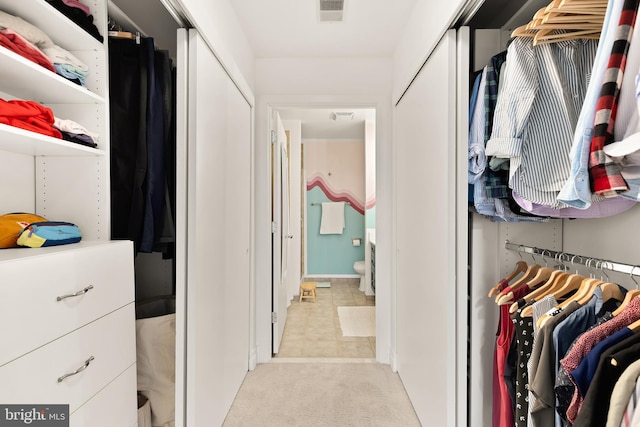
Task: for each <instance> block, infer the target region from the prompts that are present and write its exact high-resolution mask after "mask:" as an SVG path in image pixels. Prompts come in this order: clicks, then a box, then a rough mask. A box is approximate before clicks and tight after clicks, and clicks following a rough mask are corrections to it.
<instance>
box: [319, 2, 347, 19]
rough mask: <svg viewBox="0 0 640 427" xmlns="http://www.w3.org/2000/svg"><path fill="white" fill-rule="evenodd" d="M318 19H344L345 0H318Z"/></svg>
mask: <svg viewBox="0 0 640 427" xmlns="http://www.w3.org/2000/svg"><path fill="white" fill-rule="evenodd" d="M318 20H319V21H320V22H342V21H343V20H344V0H318Z"/></svg>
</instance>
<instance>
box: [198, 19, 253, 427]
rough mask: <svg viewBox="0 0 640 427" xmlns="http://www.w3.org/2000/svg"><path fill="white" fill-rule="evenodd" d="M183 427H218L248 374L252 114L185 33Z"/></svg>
mask: <svg viewBox="0 0 640 427" xmlns="http://www.w3.org/2000/svg"><path fill="white" fill-rule="evenodd" d="M188 102H189V116H188V117H189V118H188V123H189V125H188V126H189V129H188V131H189V142H188V201H187V205H188V208H187V209H188V213H187V215H188V221H187V255H188V258H187V337H186V341H187V343H186V346H187V360H186V366H187V367H186V369H187V375H186V378H187V379H186V425H187V426H191V425H194V426H195V425H221V424H222V421H223V420H224V417H225V416H226V413H227V411H228V410H229V408H230V407H231V403H232V402H233V399H234V397H235V395H236V393H237V391H238V389H239V388H240V385H241V383H242V381H243V379H244V376H245V375H246V372H247V370H248V355H249V348H248V347H249V282H248V280H247V278H248V272H249V271H250V268H249V267H250V266H249V265H248V262H247V260H248V253H246V252H245V248H246V244H245V242H246V241H247V236H248V234H247V233H248V230H250V228H249V227H250V223H249V222H248V221H246V215H249V212H250V210H249V209H248V208H247V203H248V197H249V195H250V188H245V186H247V185H248V183H249V181H248V179H250V173H248V172H249V169H248V167H249V165H250V157H248V156H247V153H248V152H249V151H248V148H249V145H248V144H249V143H250V129H251V122H250V113H249V107H248V104H246V102H244V105H243V99H242V97H241V95H240V94H239V92H238V91H237V90H236V89H235V87H233V85H232V83H231V81H230V79H229V77H228V76H227V74H226V73H225V71H224V70H223V68H222V67H221V66H220V64H219V63H218V61H217V60H216V58H215V56H214V55H213V53H212V52H211V50H210V49H209V48H208V46H207V45H206V44H205V42H204V41H203V40H202V38H201V37H200V36H199V35H198V33H197V32H196V31H195V30H191V31H190V33H189V96H188Z"/></svg>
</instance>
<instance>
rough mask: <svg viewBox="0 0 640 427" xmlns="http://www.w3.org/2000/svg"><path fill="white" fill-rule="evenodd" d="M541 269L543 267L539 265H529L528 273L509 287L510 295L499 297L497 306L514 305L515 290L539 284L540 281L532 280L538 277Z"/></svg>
mask: <svg viewBox="0 0 640 427" xmlns="http://www.w3.org/2000/svg"><path fill="white" fill-rule="evenodd" d="M540 268H541V267H540V265H539V264H531V265H529V267H528V268H527V271H525V272H524V274H523V275H522V276H521V277H520V278H519V279H518V280H516V281H515V282H513V283H512V284H511V285H509V287H510V288H511V291H510V292H509V293H507V294H504V295H498V297H497V298H496V304H498V305H505V304H511V303H513V290H514V289H517V288H518V287H520V286H522V285H524V284H530V285H531V286H534V285H535V284H538V282H539V280H538V281H535V282H534V281H532V280H531V279H533V278H534V277H535V276H536V273H538V270H540Z"/></svg>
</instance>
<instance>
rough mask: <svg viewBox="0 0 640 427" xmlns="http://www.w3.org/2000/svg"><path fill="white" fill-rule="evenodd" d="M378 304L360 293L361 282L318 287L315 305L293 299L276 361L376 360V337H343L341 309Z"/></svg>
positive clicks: (307, 300)
mask: <svg viewBox="0 0 640 427" xmlns="http://www.w3.org/2000/svg"><path fill="white" fill-rule="evenodd" d="M354 305H375V299H374V297H367V296H366V295H365V294H364V292H361V291H359V290H358V283H332V284H331V287H330V288H317V294H316V302H315V303H314V302H313V300H311V299H304V300H302V302H298V298H297V296H296V298H294V300H293V301H292V302H291V305H290V306H289V308H288V310H287V323H286V324H285V328H284V334H283V336H282V343H281V344H280V351H279V353H278V354H277V355H276V358H291V357H300V358H331V357H340V358H375V355H376V353H375V351H376V338H375V337H343V336H342V330H341V329H340V321H339V319H338V310H337V307H339V306H354Z"/></svg>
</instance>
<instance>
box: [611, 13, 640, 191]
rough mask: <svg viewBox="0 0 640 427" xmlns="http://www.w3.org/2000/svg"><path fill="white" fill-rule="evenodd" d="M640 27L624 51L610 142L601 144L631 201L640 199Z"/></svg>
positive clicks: (635, 29)
mask: <svg viewBox="0 0 640 427" xmlns="http://www.w3.org/2000/svg"><path fill="white" fill-rule="evenodd" d="M639 27H640V26H638V25H636V26H635V27H634V30H633V37H632V39H631V47H630V49H629V53H628V54H627V65H626V71H625V73H624V77H623V80H622V86H621V87H620V97H619V99H618V115H617V117H616V122H615V128H614V135H613V136H614V139H615V141H616V142H613V143H611V144H609V145H606V146H605V147H604V149H603V150H604V152H605V154H606V155H607V156H609V157H610V158H611V160H612V161H614V162H616V163H617V164H619V165H620V167H621V168H622V172H621V173H622V177H623V178H624V179H625V181H626V182H627V186H628V187H629V191H627V192H626V193H622V194H621V195H620V196H621V197H625V198H628V199H631V200H634V201H639V200H640V151H638V150H640V115H639V110H638V103H637V100H638V92H639V90H638V89H639V85H638V81H637V80H638V73H639V72H640V28H639Z"/></svg>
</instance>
